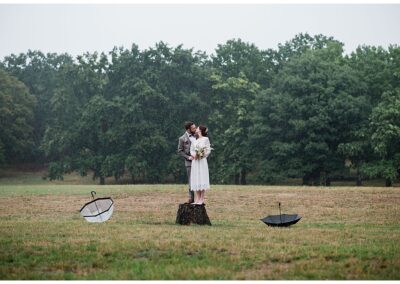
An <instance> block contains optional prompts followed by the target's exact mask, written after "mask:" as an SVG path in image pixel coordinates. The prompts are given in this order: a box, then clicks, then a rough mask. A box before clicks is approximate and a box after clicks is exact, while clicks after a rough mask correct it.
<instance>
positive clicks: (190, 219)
mask: <svg viewBox="0 0 400 284" xmlns="http://www.w3.org/2000/svg"><path fill="white" fill-rule="evenodd" d="M175 223H176V224H181V225H190V224H192V223H193V224H198V225H209V226H211V222H210V218H208V215H207V211H206V207H205V206H204V205H193V204H187V203H184V204H179V209H178V212H177V213H176V221H175Z"/></svg>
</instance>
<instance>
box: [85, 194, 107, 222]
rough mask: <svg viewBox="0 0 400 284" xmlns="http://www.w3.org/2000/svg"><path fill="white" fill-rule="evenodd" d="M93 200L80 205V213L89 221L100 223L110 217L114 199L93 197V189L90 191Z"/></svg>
mask: <svg viewBox="0 0 400 284" xmlns="http://www.w3.org/2000/svg"><path fill="white" fill-rule="evenodd" d="M91 194H92V198H93V200H92V201H90V202H88V203H86V204H85V205H83V206H82V209H81V210H80V213H81V215H82V216H83V217H84V218H85V219H86V221H88V222H91V223H101V222H104V221H107V220H108V219H110V217H111V215H112V213H113V211H114V201H113V200H112V199H111V197H103V198H96V199H94V194H96V192H95V191H92V192H91Z"/></svg>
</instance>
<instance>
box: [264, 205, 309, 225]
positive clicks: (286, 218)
mask: <svg viewBox="0 0 400 284" xmlns="http://www.w3.org/2000/svg"><path fill="white" fill-rule="evenodd" d="M300 219H301V217H300V216H299V215H297V214H282V213H281V203H280V202H279V215H270V216H267V217H265V218H263V219H260V220H261V221H263V222H264V223H265V224H267V225H268V226H272V227H289V226H290V225H293V224H296V223H297V222H299V221H300Z"/></svg>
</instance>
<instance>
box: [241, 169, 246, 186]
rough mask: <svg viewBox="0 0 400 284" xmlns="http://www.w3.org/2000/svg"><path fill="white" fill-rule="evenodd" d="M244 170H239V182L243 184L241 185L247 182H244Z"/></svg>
mask: <svg viewBox="0 0 400 284" xmlns="http://www.w3.org/2000/svg"><path fill="white" fill-rule="evenodd" d="M246 174H247V173H246V170H243V169H242V171H241V172H240V184H243V185H245V184H247V182H246Z"/></svg>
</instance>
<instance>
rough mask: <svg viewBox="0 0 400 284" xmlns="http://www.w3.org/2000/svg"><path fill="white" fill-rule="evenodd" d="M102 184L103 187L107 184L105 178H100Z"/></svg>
mask: <svg viewBox="0 0 400 284" xmlns="http://www.w3.org/2000/svg"><path fill="white" fill-rule="evenodd" d="M100 184H101V185H105V184H106V180H105V178H104V177H103V176H101V177H100Z"/></svg>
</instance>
